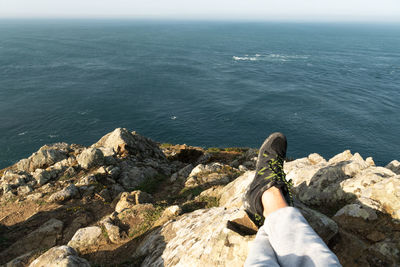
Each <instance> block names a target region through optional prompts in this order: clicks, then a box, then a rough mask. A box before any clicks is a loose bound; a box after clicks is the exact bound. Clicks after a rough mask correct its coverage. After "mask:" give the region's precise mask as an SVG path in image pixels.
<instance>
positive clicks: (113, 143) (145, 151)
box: [93, 128, 165, 159]
mask: <svg viewBox="0 0 400 267" xmlns="http://www.w3.org/2000/svg"><path fill="white" fill-rule="evenodd" d="M93 147H105V148H112V149H113V150H114V152H115V153H118V154H126V153H128V154H131V155H133V156H136V157H138V158H140V159H145V158H158V159H165V156H164V153H163V152H162V151H161V149H160V148H159V147H158V145H157V143H155V142H154V141H152V140H150V139H148V138H146V137H143V136H141V135H139V134H137V133H136V132H132V133H131V132H129V131H128V130H127V129H125V128H117V129H115V130H114V131H113V132H111V133H108V134H107V135H105V136H103V137H102V138H101V139H100V140H99V141H98V142H97V143H96V144H94V145H93Z"/></svg>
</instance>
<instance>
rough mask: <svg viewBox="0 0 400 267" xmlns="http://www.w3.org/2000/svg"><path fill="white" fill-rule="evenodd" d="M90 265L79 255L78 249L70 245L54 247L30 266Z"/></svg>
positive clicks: (81, 266) (76, 266) (84, 266)
mask: <svg viewBox="0 0 400 267" xmlns="http://www.w3.org/2000/svg"><path fill="white" fill-rule="evenodd" d="M47 266H57V267H90V264H89V262H88V261H87V260H85V259H83V258H80V257H78V254H77V253H76V251H75V250H74V249H73V248H71V247H69V246H59V247H53V248H51V249H49V250H48V251H46V252H45V253H44V254H42V255H41V256H40V257H39V258H37V259H36V260H34V261H33V262H32V263H31V264H30V265H29V267H47Z"/></svg>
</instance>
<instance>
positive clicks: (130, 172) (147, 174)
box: [118, 161, 158, 190]
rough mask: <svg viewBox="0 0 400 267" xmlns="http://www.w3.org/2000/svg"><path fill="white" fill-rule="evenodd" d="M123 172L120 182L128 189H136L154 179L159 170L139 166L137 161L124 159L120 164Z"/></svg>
mask: <svg viewBox="0 0 400 267" xmlns="http://www.w3.org/2000/svg"><path fill="white" fill-rule="evenodd" d="M120 167H121V174H120V175H119V179H118V182H119V183H120V184H121V185H122V186H123V187H124V188H125V189H126V190H134V189H136V188H137V187H138V186H139V185H140V184H142V183H144V182H145V181H148V180H151V179H153V178H154V177H155V176H157V175H158V172H157V171H156V170H155V169H153V168H152V167H138V166H136V164H135V163H133V162H130V161H124V162H122V163H121V164H120Z"/></svg>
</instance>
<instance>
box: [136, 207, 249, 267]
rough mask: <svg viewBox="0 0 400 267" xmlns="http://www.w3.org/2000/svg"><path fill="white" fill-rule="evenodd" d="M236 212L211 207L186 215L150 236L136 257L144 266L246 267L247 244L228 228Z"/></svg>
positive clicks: (247, 239) (246, 240)
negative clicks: (229, 221) (244, 266)
mask: <svg viewBox="0 0 400 267" xmlns="http://www.w3.org/2000/svg"><path fill="white" fill-rule="evenodd" d="M237 212H239V210H237V209H225V208H223V207H220V208H211V209H207V210H197V211H194V212H192V213H188V214H184V215H182V216H181V217H179V219H177V220H176V221H170V222H168V223H167V224H165V225H163V226H162V227H161V228H159V229H156V230H154V231H153V232H152V233H150V234H149V235H148V236H147V237H146V238H145V239H144V240H143V242H142V243H141V244H140V245H139V247H138V249H137V251H136V252H135V254H134V255H133V256H134V257H140V256H142V257H145V258H144V261H143V262H142V266H232V267H234V266H243V263H244V261H245V259H246V257H247V253H248V242H249V241H250V240H252V239H253V238H254V237H250V236H241V235H239V234H237V233H236V232H234V231H231V230H229V229H227V228H226V224H227V221H228V220H229V219H230V218H232V217H234V216H235V215H236V213H237Z"/></svg>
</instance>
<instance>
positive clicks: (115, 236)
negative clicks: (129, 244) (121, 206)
mask: <svg viewBox="0 0 400 267" xmlns="http://www.w3.org/2000/svg"><path fill="white" fill-rule="evenodd" d="M101 224H102V225H103V227H104V230H105V231H106V232H107V237H108V239H110V241H111V242H112V243H114V244H120V243H122V242H123V241H124V238H126V235H124V237H122V231H121V229H120V228H119V227H118V226H117V225H115V224H114V223H113V221H112V219H111V218H110V217H106V218H105V219H104V220H102V221H101Z"/></svg>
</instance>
